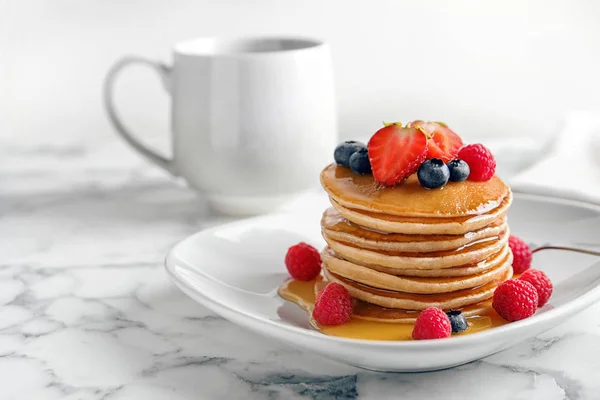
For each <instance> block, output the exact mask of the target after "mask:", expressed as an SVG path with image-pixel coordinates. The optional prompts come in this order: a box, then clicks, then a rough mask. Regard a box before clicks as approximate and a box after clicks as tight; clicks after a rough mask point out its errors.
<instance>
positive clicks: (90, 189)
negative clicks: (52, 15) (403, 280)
mask: <svg viewBox="0 0 600 400" xmlns="http://www.w3.org/2000/svg"><path fill="white" fill-rule="evenodd" d="M224 221H227V218H224V217H215V216H213V215H211V214H210V213H209V212H208V211H207V209H206V206H205V204H204V203H203V202H202V200H201V199H200V198H198V197H197V196H196V195H194V194H193V193H191V192H189V191H188V190H187V189H185V188H183V187H182V186H181V185H179V184H178V183H177V182H173V181H172V180H170V179H169V178H168V177H166V176H165V175H163V174H162V173H161V172H160V171H157V170H156V169H155V168H153V167H151V166H149V165H147V164H146V163H144V162H143V161H141V160H139V159H138V158H137V156H136V155H134V154H133V153H131V152H130V151H129V150H128V149H126V148H125V145H123V144H122V143H120V142H119V141H118V140H117V139H116V138H112V137H111V136H110V133H106V134H105V135H104V136H103V137H93V138H92V137H90V136H86V137H85V138H80V139H68V138H67V139H60V140H57V138H52V137H44V138H42V137H40V138H36V139H35V140H32V139H31V138H23V137H19V136H16V135H15V136H13V137H8V138H0V305H1V306H0V376H1V377H2V380H1V384H0V399H2V400H6V399H44V400H46V399H71V400H75V399H77V400H100V399H103V400H117V399H144V400H166V399H169V400H183V399H186V400H187V399H279V398H282V399H300V398H314V399H333V398H337V399H355V398H358V399H388V398H390V399H391V398H403V399H430V398H432V399H433V398H436V399H437V398H439V399H461V400H463V399H481V398H486V399H544V400H553V399H570V400H577V399H600V379H598V377H599V374H600V372H599V371H600V304H598V305H596V306H594V307H592V308H590V309H588V310H587V311H585V312H583V313H581V314H580V315H578V316H576V317H574V318H573V319H572V320H570V321H569V322H567V323H565V324H563V325H561V326H559V327H557V328H555V329H553V330H551V331H549V332H548V333H546V334H544V335H542V336H540V337H538V338H535V339H533V340H529V341H527V342H524V343H522V344H520V345H518V346H516V347H514V348H511V349H509V350H507V351H503V352H501V353H499V354H496V355H494V356H491V357H488V358H486V359H483V360H480V361H477V362H474V363H471V364H468V365H465V366H462V367H458V368H454V369H450V370H445V371H439V372H432V373H419V374H384V373H376V372H370V371H364V370H360V369H357V368H353V367H349V366H345V365H341V364H338V363H334V362H331V361H328V360H325V359H323V358H321V357H319V356H318V355H317V354H307V353H302V352H299V351H297V350H295V349H292V348H289V347H286V346H283V345H280V344H278V343H275V342H273V341H271V340H266V339H264V338H262V337H259V336H257V335H255V334H253V333H251V332H248V331H246V330H244V329H241V328H238V327H237V326H235V325H233V324H231V323H229V322H228V321H226V320H224V319H222V318H220V317H218V316H216V315H214V314H213V313H212V312H210V311H208V310H207V309H205V308H203V307H202V306H200V305H198V304H196V303H195V302H193V301H192V300H190V299H188V298H187V297H186V296H185V295H183V294H182V293H181V292H180V291H179V290H178V289H177V288H176V287H175V286H174V285H173V284H171V282H170V281H169V279H168V277H167V275H166V273H165V271H164V269H163V259H164V256H165V254H166V252H167V251H168V249H169V248H170V247H171V246H172V245H174V244H175V243H176V242H177V241H179V240H181V239H183V238H184V237H186V236H187V235H189V234H191V233H193V232H195V231H198V230H200V229H203V228H205V227H207V226H210V225H214V224H218V223H221V222H224Z"/></svg>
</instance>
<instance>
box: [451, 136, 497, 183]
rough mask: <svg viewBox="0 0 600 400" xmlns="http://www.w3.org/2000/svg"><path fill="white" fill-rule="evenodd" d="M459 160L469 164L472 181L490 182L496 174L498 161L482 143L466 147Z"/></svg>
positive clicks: (459, 154)
mask: <svg viewBox="0 0 600 400" xmlns="http://www.w3.org/2000/svg"><path fill="white" fill-rule="evenodd" d="M458 158H460V159H461V160H463V161H465V162H466V163H467V164H469V168H470V170H471V173H470V174H469V180H471V181H489V180H490V179H492V177H493V176H494V174H495V173H496V159H495V158H494V155H493V154H492V153H491V152H490V151H489V149H488V148H487V147H485V146H484V145H482V144H481V143H477V144H469V145H466V146H465V147H463V148H462V149H460V151H459V152H458Z"/></svg>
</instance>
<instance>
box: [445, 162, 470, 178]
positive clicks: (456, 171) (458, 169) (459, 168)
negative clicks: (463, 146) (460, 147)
mask: <svg viewBox="0 0 600 400" xmlns="http://www.w3.org/2000/svg"><path fill="white" fill-rule="evenodd" d="M446 165H447V166H448V169H449V170H450V180H451V181H452V182H462V181H464V180H466V179H467V178H468V177H469V173H470V172H471V170H470V169H469V164H467V163H466V162H465V161H464V160H461V159H459V158H455V159H454V160H451V161H448V162H447V163H446Z"/></svg>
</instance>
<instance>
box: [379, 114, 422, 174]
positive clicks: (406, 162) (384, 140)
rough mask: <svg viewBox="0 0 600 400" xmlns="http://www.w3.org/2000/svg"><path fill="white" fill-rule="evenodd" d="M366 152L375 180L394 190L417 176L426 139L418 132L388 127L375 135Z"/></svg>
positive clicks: (394, 126)
mask: <svg viewBox="0 0 600 400" xmlns="http://www.w3.org/2000/svg"><path fill="white" fill-rule="evenodd" d="M368 150H369V160H370V162H371V168H372V170H373V177H374V178H375V180H376V181H377V182H380V183H382V184H384V185H386V186H394V185H395V184H397V183H399V182H402V181H403V180H404V179H406V178H407V177H408V176H409V175H412V174H414V173H415V172H417V169H418V168H419V166H420V165H421V163H422V162H423V161H425V158H426V156H427V136H426V135H425V133H423V131H422V130H420V129H418V128H407V127H402V125H401V124H400V125H399V124H390V125H387V126H384V127H383V128H381V129H380V130H378V131H377V132H375V134H374V135H373V137H371V140H369V145H368Z"/></svg>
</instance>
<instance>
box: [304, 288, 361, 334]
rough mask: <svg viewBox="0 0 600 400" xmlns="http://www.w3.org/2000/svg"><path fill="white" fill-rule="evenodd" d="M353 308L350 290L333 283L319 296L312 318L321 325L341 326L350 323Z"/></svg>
mask: <svg viewBox="0 0 600 400" xmlns="http://www.w3.org/2000/svg"><path fill="white" fill-rule="evenodd" d="M353 308H354V303H353V301H352V296H350V293H348V289H346V288H345V287H343V286H342V285H340V284H339V283H335V282H332V283H329V284H327V286H325V287H324V288H323V289H322V290H321V291H320V292H319V293H318V294H317V299H316V300H315V309H314V310H313V314H312V316H313V318H314V319H315V321H317V322H318V323H319V324H321V325H341V324H345V323H346V322H348V321H350V318H351V316H352V309H353Z"/></svg>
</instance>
